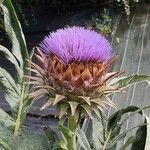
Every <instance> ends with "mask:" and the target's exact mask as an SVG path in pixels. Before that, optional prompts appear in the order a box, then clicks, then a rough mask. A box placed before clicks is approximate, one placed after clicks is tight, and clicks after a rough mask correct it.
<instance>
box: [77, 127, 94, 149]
mask: <svg viewBox="0 0 150 150" xmlns="http://www.w3.org/2000/svg"><path fill="white" fill-rule="evenodd" d="M77 137H78V142H79V144H80V146H81V147H82V148H84V149H85V150H92V149H91V147H90V143H89V142H88V139H87V137H86V135H85V133H84V132H83V131H82V130H81V129H78V131H77Z"/></svg>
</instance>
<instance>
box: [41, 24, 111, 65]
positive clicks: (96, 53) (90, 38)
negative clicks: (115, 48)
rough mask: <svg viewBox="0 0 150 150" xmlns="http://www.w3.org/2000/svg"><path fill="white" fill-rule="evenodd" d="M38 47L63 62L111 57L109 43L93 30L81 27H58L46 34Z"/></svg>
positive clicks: (103, 59) (105, 59)
mask: <svg viewBox="0 0 150 150" xmlns="http://www.w3.org/2000/svg"><path fill="white" fill-rule="evenodd" d="M39 47H40V49H41V50H42V51H43V52H44V53H46V54H48V55H54V56H56V57H57V58H58V59H59V60H60V61H61V62H62V63H63V64H65V65H67V64H70V63H72V62H78V63H82V62H83V63H88V62H96V63H98V62H103V61H107V60H109V59H110V58H111V57H112V53H111V45H110V43H109V42H108V41H107V40H106V39H105V37H104V36H102V35H100V34H99V33H97V32H95V31H91V30H88V29H85V28H83V27H69V28H64V29H59V30H57V31H56V32H52V33H50V34H49V35H48V36H46V37H45V38H44V40H43V42H42V43H40V44H39Z"/></svg>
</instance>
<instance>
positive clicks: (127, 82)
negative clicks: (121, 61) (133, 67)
mask: <svg viewBox="0 0 150 150" xmlns="http://www.w3.org/2000/svg"><path fill="white" fill-rule="evenodd" d="M143 81H145V82H150V75H143V74H141V75H140V74H135V75H131V76H125V77H120V78H115V79H113V80H112V81H111V82H110V85H112V86H115V87H117V88H119V89H120V88H121V89H122V88H126V87H128V86H131V85H133V84H136V83H139V82H143Z"/></svg>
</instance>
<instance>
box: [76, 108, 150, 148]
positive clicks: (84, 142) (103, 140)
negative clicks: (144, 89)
mask: <svg viewBox="0 0 150 150" xmlns="http://www.w3.org/2000/svg"><path fill="white" fill-rule="evenodd" d="M146 108H149V107H146ZM143 109H145V108H143ZM143 109H140V108H138V107H134V106H129V107H127V108H124V109H121V110H118V111H117V112H116V113H114V114H113V115H112V116H110V117H109V118H108V119H107V120H106V119H104V118H98V117H95V116H92V138H91V139H90V141H92V142H89V140H88V139H87V137H86V135H85V133H84V132H83V131H82V130H81V129H80V130H79V132H78V141H79V144H80V145H81V146H82V147H83V148H84V149H85V150H86V149H89V150H115V149H116V145H117V143H118V141H120V140H124V138H126V136H127V134H128V133H129V132H130V131H131V130H133V129H136V128H138V130H137V132H136V134H135V135H133V136H130V137H129V138H128V139H127V140H126V142H125V144H124V145H122V146H120V148H121V150H125V149H126V148H127V147H128V146H129V145H131V147H132V150H136V149H137V148H138V147H140V148H141V150H143V149H146V148H148V147H149V140H150V137H149V134H150V132H149V118H148V117H147V116H146V115H145V114H144V112H143ZM129 112H130V114H129V115H128V116H127V117H125V119H123V118H124V115H125V114H128V113H129ZM137 113H139V114H140V115H141V117H142V118H145V121H144V122H143V123H139V125H137V126H135V127H132V128H130V129H127V130H125V131H121V127H122V125H124V124H125V123H126V121H127V120H128V119H130V118H131V117H132V116H133V115H136V114H137ZM103 119H104V122H102V120H103ZM89 145H90V146H89Z"/></svg>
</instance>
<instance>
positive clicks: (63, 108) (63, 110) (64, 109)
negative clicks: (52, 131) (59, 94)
mask: <svg viewBox="0 0 150 150" xmlns="http://www.w3.org/2000/svg"><path fill="white" fill-rule="evenodd" d="M57 107H59V111H58V113H59V115H58V117H59V118H62V117H63V116H64V115H65V114H66V113H67V109H68V108H69V104H67V103H61V104H59V106H57Z"/></svg>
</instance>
